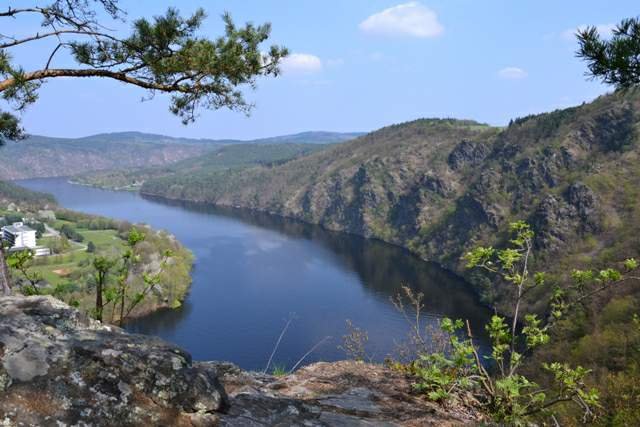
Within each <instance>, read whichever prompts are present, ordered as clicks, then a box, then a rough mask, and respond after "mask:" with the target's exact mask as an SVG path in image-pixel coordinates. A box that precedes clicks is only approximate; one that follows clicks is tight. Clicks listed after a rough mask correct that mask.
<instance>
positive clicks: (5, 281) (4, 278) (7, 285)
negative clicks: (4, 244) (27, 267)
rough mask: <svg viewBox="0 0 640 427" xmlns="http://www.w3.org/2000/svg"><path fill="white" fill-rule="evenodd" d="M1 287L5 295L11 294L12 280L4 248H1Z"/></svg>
mask: <svg viewBox="0 0 640 427" xmlns="http://www.w3.org/2000/svg"><path fill="white" fill-rule="evenodd" d="M0 287H1V288H2V294H3V295H4V296H7V295H11V282H10V281H9V269H8V268H7V261H6V259H5V257H4V249H2V248H0Z"/></svg>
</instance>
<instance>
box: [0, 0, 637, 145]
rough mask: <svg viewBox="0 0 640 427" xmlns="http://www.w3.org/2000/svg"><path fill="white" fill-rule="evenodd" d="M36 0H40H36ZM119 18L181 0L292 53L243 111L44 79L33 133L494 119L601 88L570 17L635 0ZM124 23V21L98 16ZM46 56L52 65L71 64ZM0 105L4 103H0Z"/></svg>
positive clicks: (376, 4) (321, 2)
mask: <svg viewBox="0 0 640 427" xmlns="http://www.w3.org/2000/svg"><path fill="white" fill-rule="evenodd" d="M31 3H32V2H31V1H28V0H19V1H17V0H16V1H7V0H0V9H5V8H6V7H7V6H14V7H15V6H17V5H18V4H19V5H21V6H22V5H26V4H31ZM35 3H40V4H43V3H46V2H37V1H35ZM120 5H121V7H122V8H123V9H125V10H126V11H127V18H128V20H129V21H131V20H133V19H135V18H138V17H143V16H144V17H152V16H154V15H159V14H162V13H163V12H164V11H165V10H166V9H167V8H168V7H177V8H178V9H179V10H180V11H181V12H182V13H183V14H189V13H192V12H193V11H194V10H195V9H196V8H198V7H202V8H204V9H205V11H206V12H207V13H208V19H207V21H206V22H205V24H204V25H203V27H202V29H201V32H200V35H202V36H205V37H212V38H213V37H216V36H218V35H221V34H222V31H223V27H222V21H221V19H220V15H221V14H222V13H223V12H224V11H228V12H230V13H231V15H232V17H233V18H234V20H235V21H236V23H238V24H241V23H244V22H249V21H250V22H253V23H255V24H260V23H264V22H270V23H271V24H272V26H273V30H272V36H271V39H270V40H269V41H268V42H267V43H266V44H265V50H266V49H267V47H268V45H270V44H272V43H273V44H278V45H284V46H286V47H288V48H289V50H290V51H291V56H290V57H289V58H288V59H287V60H286V61H285V62H284V64H283V67H282V68H283V74H282V75H281V76H279V77H278V78H276V79H273V78H269V79H260V80H259V81H258V88H257V89H256V90H255V91H253V90H250V89H249V90H246V91H245V94H246V98H247V100H249V101H250V102H252V103H254V104H255V108H254V110H253V111H252V113H251V115H250V116H249V117H247V116H245V115H244V114H242V113H237V112H230V111H227V110H217V111H207V110H203V111H200V116H199V118H198V120H197V122H196V123H194V124H190V125H188V126H184V125H182V123H181V122H180V119H179V118H177V117H175V116H174V115H172V114H171V113H170V112H169V111H168V106H169V102H168V98H167V97H166V96H156V97H155V98H154V99H152V100H145V101H143V102H141V101H142V100H143V99H145V98H148V93H147V92H145V91H144V90H142V89H139V88H136V87H133V86H128V85H125V84H122V83H118V82H114V81H108V80H105V79H73V78H61V79H51V80H49V81H47V83H46V84H44V85H43V87H42V89H41V90H40V97H39V100H38V102H37V103H36V104H34V105H32V106H30V107H29V108H28V109H27V110H26V111H25V112H24V113H23V114H22V120H23V125H24V127H25V128H26V130H27V132H29V133H32V134H40V135H48V136H59V137H79V136H86V135H90V134H96V133H102V132H118V131H141V132H151V133H159V134H165V135H171V136H183V137H197V138H240V139H251V138H259V137H268V136H276V135H284V134H291V133H297V132H302V131H309V130H326V131H339V132H352V131H371V130H375V129H378V128H381V127H383V126H387V125H390V124H394V123H399V122H405V121H409V120H413V119H417V118H422V117H454V118H461V119H474V120H478V121H480V122H485V123H489V124H492V125H504V124H506V123H508V121H509V120H510V119H511V118H514V117H519V116H524V115H528V114H533V113H539V112H545V111H550V110H554V109H557V108H565V107H568V106H572V105H577V104H580V103H582V102H585V101H587V102H588V101H590V100H592V99H594V98H595V97H597V96H599V95H601V94H603V93H606V92H609V91H611V88H610V87H607V86H603V85H601V84H600V83H598V82H594V81H589V80H587V79H586V78H585V76H584V71H585V66H584V63H582V62H581V61H580V60H579V59H578V58H576V57H575V50H576V47H577V44H576V41H575V37H574V36H573V34H574V32H575V30H576V29H577V28H580V27H581V26H584V25H596V26H598V28H599V30H600V31H601V33H602V34H605V35H606V34H607V33H609V32H610V30H611V28H612V26H613V25H614V24H615V23H617V22H619V21H620V20H621V19H623V18H626V17H632V16H637V15H638V14H639V13H640V10H639V9H638V7H637V0H619V1H618V0H616V1H606V2H605V1H602V0H600V1H592V0H563V1H558V0H554V1H551V0H537V1H526V2H525V1H513V0H482V1H479V0H423V1H408V2H407V1H405V2H403V1H402V0H400V1H398V0H395V1H394V0H391V1H389V0H304V1H303V0H208V1H204V0H200V1H194V0H181V1H179V2H178V1H176V0H174V1H165V0H136V1H134V0H121V1H120ZM8 21H9V22H7V20H6V18H5V19H4V21H3V22H2V23H1V25H0V26H1V28H2V31H0V32H2V33H3V34H12V35H27V34H29V33H30V32H34V31H38V30H39V21H37V20H27V21H22V20H8ZM105 23H106V24H107V27H109V28H113V29H114V32H115V34H117V35H121V36H123V35H125V34H126V33H127V31H128V28H130V22H128V23H119V22H109V21H105ZM52 42H53V41H39V42H36V43H31V44H29V46H28V47H24V48H20V49H13V50H12V55H13V58H14V60H15V62H16V63H18V64H20V65H22V67H23V68H24V69H25V70H33V69H38V68H41V67H42V66H43V64H44V63H46V59H47V57H48V54H49V52H50V51H51V49H52V47H53V46H55V45H52V44H51V43H52ZM71 65H73V63H72V62H71V59H70V58H66V57H64V56H60V57H56V59H55V62H54V64H53V66H59V67H62V66H71ZM0 108H6V106H5V105H2V104H0Z"/></svg>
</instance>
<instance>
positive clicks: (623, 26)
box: [576, 18, 640, 89]
mask: <svg viewBox="0 0 640 427" xmlns="http://www.w3.org/2000/svg"><path fill="white" fill-rule="evenodd" d="M612 33H613V36H612V37H611V38H610V39H605V38H602V37H601V36H600V34H599V33H598V29H597V28H596V27H595V26H590V27H587V28H585V29H584V30H579V31H578V32H577V37H578V43H579V48H578V51H577V52H576V55H577V56H578V57H579V58H581V59H583V60H585V61H586V62H587V68H588V70H589V71H588V73H587V75H588V76H590V77H591V78H594V79H599V80H602V81H603V82H604V83H606V84H610V85H614V86H616V88H618V89H626V88H629V87H632V86H635V85H637V84H639V83H640V18H629V19H624V20H622V21H621V22H620V23H619V24H618V25H616V27H615V28H614V29H613V30H612Z"/></svg>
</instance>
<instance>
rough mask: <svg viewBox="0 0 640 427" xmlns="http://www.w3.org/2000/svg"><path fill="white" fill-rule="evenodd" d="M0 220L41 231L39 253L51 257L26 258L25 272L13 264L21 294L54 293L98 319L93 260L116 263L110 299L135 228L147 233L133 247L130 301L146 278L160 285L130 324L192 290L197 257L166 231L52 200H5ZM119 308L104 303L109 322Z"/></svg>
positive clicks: (110, 279)
mask: <svg viewBox="0 0 640 427" xmlns="http://www.w3.org/2000/svg"><path fill="white" fill-rule="evenodd" d="M22 191H24V192H25V193H27V192H28V191H27V190H22ZM44 208H46V209H44ZM0 216H2V222H3V225H10V224H13V223H15V222H24V223H25V224H26V225H27V226H28V227H29V228H32V229H34V230H37V232H36V236H37V241H36V244H37V245H38V246H37V247H38V248H39V249H38V252H39V253H40V254H43V253H47V252H48V253H49V255H43V256H36V257H34V258H33V259H30V260H28V261H27V262H26V263H25V264H24V267H25V268H24V269H23V271H21V270H20V269H19V268H16V267H15V266H14V267H13V268H11V269H10V271H11V275H12V278H13V281H14V283H15V285H14V289H15V290H16V291H18V292H23V293H27V294H33V293H37V294H44V295H52V296H54V297H56V298H58V299H60V300H62V301H64V302H66V303H68V304H71V305H73V306H74V307H77V308H79V309H80V310H81V311H83V312H85V313H88V314H89V315H91V316H94V315H95V304H96V296H95V293H96V290H95V289H96V269H95V267H94V260H96V259H97V258H105V259H108V260H110V262H112V264H113V266H112V267H111V269H110V274H108V275H107V278H106V281H105V283H104V293H105V295H104V298H105V301H108V299H109V298H110V297H109V295H110V294H113V292H114V289H115V288H116V287H117V286H118V285H117V281H118V276H119V275H120V274H122V273H121V272H120V270H119V269H120V266H119V264H120V263H121V261H119V260H121V259H122V255H123V254H124V253H125V251H126V250H127V238H128V235H129V233H130V232H132V231H134V230H135V231H136V232H137V233H140V234H142V235H144V240H143V241H142V242H140V243H139V244H138V245H137V246H136V248H135V256H136V259H137V261H136V264H135V266H134V268H133V270H132V271H131V274H130V277H129V279H128V280H127V294H128V295H129V296H128V298H129V299H132V300H133V299H138V298H140V297H139V296H138V295H140V294H141V293H144V289H145V286H146V285H145V284H144V279H143V276H144V275H145V274H146V275H154V274H159V275H160V276H159V280H158V283H157V285H155V286H154V287H153V289H151V291H149V292H146V293H145V295H144V298H141V300H140V301H139V302H137V303H136V304H135V305H134V306H133V308H132V309H131V312H130V313H129V315H128V316H127V320H131V319H134V318H138V317H142V316H145V315H148V314H150V313H153V312H156V311H158V310H160V309H165V308H178V307H180V306H181V305H182V303H183V301H184V299H185V298H186V295H187V293H188V291H189V289H190V285H191V275H190V273H191V269H192V266H193V263H194V258H193V254H191V252H190V251H189V250H188V249H186V248H185V247H184V246H182V244H180V242H178V241H177V239H176V238H175V236H173V235H171V234H169V233H167V232H164V231H158V230H154V229H152V228H151V227H149V226H146V225H140V224H131V223H130V222H127V221H118V220H114V219H110V218H106V217H101V216H94V215H88V214H84V213H80V212H74V211H72V210H67V209H63V208H61V207H59V206H57V205H56V204H55V203H53V202H52V201H50V200H47V204H46V206H45V205H41V204H38V203H35V204H30V205H25V204H20V203H16V202H14V201H12V199H11V200H10V199H6V200H4V201H3V204H2V205H1V206H0ZM168 252H170V257H169V258H168V259H167V262H166V263H164V264H163V257H164V254H165V253H168ZM115 305H116V304H115V301H108V303H107V304H106V306H105V308H104V319H105V321H111V322H115V321H116V320H117V319H118V316H117V314H116V311H117V310H116V309H115Z"/></svg>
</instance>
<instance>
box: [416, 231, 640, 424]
mask: <svg viewBox="0 0 640 427" xmlns="http://www.w3.org/2000/svg"><path fill="white" fill-rule="evenodd" d="M511 232H512V233H513V238H512V239H511V240H510V246H509V247H507V248H505V249H500V250H498V249H494V248H493V247H477V248H475V249H473V250H472V251H470V252H468V253H467V254H466V255H465V259H466V261H467V267H468V268H481V269H483V270H485V271H487V272H488V273H489V274H490V276H491V278H492V279H493V281H494V282H497V281H499V282H503V283H507V284H511V285H512V286H513V287H514V295H515V296H514V301H513V317H512V318H511V319H510V321H508V320H507V318H506V317H505V316H502V315H498V314H495V315H494V316H492V318H491V320H490V321H489V322H488V324H487V325H486V329H487V332H488V334H489V337H490V340H491V353H490V354H489V355H488V356H487V358H488V359H489V360H490V362H491V364H492V365H493V366H495V372H490V371H488V370H487V368H485V366H484V364H483V363H481V358H480V356H479V349H478V347H477V345H476V344H475V343H474V341H473V336H472V332H471V328H470V326H469V323H468V322H463V321H462V320H456V321H453V320H450V319H443V320H442V322H441V327H442V330H443V331H444V332H446V333H447V335H448V336H449V342H448V345H447V348H446V349H445V350H444V351H440V352H436V353H433V354H426V355H420V357H419V359H418V360H417V361H415V362H413V364H411V365H410V366H409V368H408V369H409V371H410V372H412V373H413V374H414V375H416V376H417V378H418V380H417V383H416V385H415V387H416V389H418V390H420V391H423V392H424V393H425V394H426V395H427V397H429V398H430V399H432V400H435V401H442V400H447V399H450V398H451V397H452V394H455V392H465V391H478V390H481V391H482V393H481V395H482V396H483V404H484V405H485V407H486V408H487V409H488V411H489V413H490V414H491V416H492V417H493V418H494V420H495V421H497V422H499V423H505V424H508V425H512V424H513V425H527V423H529V422H530V421H531V417H535V416H551V417H553V416H554V414H553V410H554V408H555V407H556V406H557V405H559V404H563V403H571V404H574V405H575V407H577V408H578V409H579V410H580V411H582V414H583V421H587V420H588V419H591V418H593V417H594V415H595V412H594V409H595V408H597V407H599V405H600V404H599V395H598V392H597V391H596V390H594V389H591V388H589V387H588V386H587V384H586V381H585V379H586V377H587V375H588V374H589V373H590V371H589V370H587V369H585V368H583V367H581V366H577V367H571V366H569V365H568V364H567V363H564V362H562V361H551V362H549V363H545V364H543V365H542V371H544V372H546V373H547V374H548V376H549V381H548V382H549V385H548V386H546V387H541V386H539V385H538V384H536V383H535V382H534V381H532V380H531V379H530V378H528V377H527V376H526V375H524V374H523V373H522V366H523V364H524V362H525V360H526V359H527V357H528V356H530V355H531V354H532V352H533V351H534V350H536V349H537V348H539V347H541V346H544V345H546V344H548V343H549V341H550V335H549V331H550V329H551V328H552V327H553V326H554V325H555V324H556V323H557V321H558V320H560V319H562V318H564V317H565V315H566V314H567V313H569V312H570V311H571V309H572V308H574V307H576V306H578V304H581V303H582V301H584V300H585V299H586V298H590V297H592V296H593V295H595V294H597V293H599V292H602V291H604V290H606V289H609V288H611V287H612V286H615V285H617V284H620V283H622V282H624V281H628V280H634V281H637V280H639V279H640V278H638V277H637V276H634V275H633V272H634V271H635V270H637V268H638V263H637V262H636V261H635V260H634V259H628V260H626V261H624V262H623V263H622V264H623V265H622V269H621V270H617V269H614V268H608V269H604V270H602V271H599V272H593V271H582V270H575V271H574V272H573V273H572V280H573V284H572V285H571V286H569V287H568V288H565V289H561V288H559V287H556V288H555V290H554V291H553V294H552V298H551V301H550V302H549V317H548V320H542V319H539V318H538V317H537V316H536V315H535V314H532V313H525V314H523V313H522V312H521V311H522V310H521V302H522V299H523V297H524V296H525V295H526V294H527V293H528V292H529V291H531V290H532V289H534V288H536V287H538V286H542V285H544V284H545V279H546V278H545V275H544V274H542V273H536V274H532V273H531V272H530V270H529V268H530V262H531V256H532V248H533V245H532V241H533V231H532V230H531V228H530V227H529V225H528V224H526V223H524V222H521V221H518V222H515V223H513V224H511ZM419 305H420V302H419V301H418V306H419ZM519 325H521V326H522V327H521V328H520V327H519ZM465 335H466V337H465ZM405 369H407V368H405Z"/></svg>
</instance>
